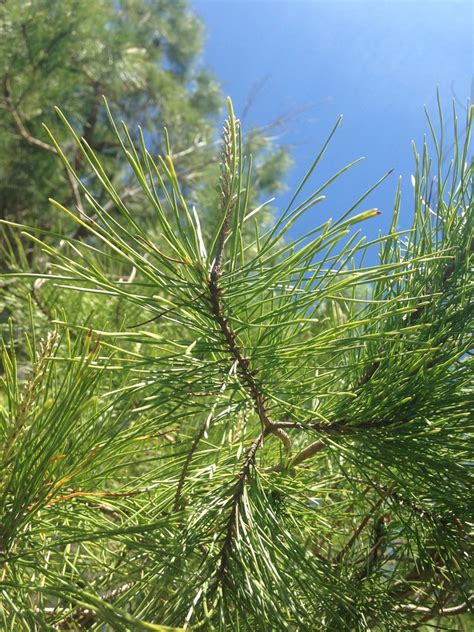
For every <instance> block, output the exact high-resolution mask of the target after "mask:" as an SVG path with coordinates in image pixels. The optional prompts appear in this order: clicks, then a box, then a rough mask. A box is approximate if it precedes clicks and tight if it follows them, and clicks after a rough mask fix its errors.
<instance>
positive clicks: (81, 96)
mask: <svg viewBox="0 0 474 632" xmlns="http://www.w3.org/2000/svg"><path fill="white" fill-rule="evenodd" d="M202 35H203V29H202V25H201V23H200V22H199V20H198V19H197V18H196V17H195V16H193V15H192V14H191V12H190V10H189V6H188V2H186V1H185V0H117V1H114V2H111V1H110V0H87V1H78V0H29V1H27V0H21V1H19V0H6V2H2V3H1V4H0V60H1V61H2V64H1V70H0V95H1V96H0V218H6V219H9V220H13V221H25V219H26V221H27V222H28V223H29V224H32V223H34V224H35V225H36V226H39V227H42V228H48V229H56V230H59V231H60V232H66V233H68V232H70V231H71V230H73V229H74V225H73V224H71V222H69V221H68V220H67V218H66V217H63V218H62V221H61V222H59V216H52V215H51V213H50V212H49V209H48V206H47V202H46V200H47V199H48V197H50V196H52V195H56V196H57V197H59V198H61V200H62V201H63V202H64V203H65V204H67V205H70V206H73V207H75V208H76V209H78V210H79V212H80V211H81V210H82V207H83V205H84V203H85V202H84V200H83V199H82V195H81V190H80V187H78V186H76V184H75V182H74V179H72V178H71V177H70V176H68V174H67V173H66V172H65V171H64V170H63V169H62V168H61V166H60V162H59V160H58V156H57V154H56V152H55V149H54V146H53V145H51V143H50V142H49V141H48V137H47V135H46V134H45V132H44V130H43V128H42V124H43V123H46V124H47V125H48V126H50V127H54V126H56V119H55V113H54V110H53V106H54V105H55V104H58V103H61V106H62V108H63V109H64V111H65V112H66V113H67V116H68V119H69V120H70V121H71V122H72V123H73V124H74V127H75V128H76V129H77V130H78V133H79V135H80V136H81V137H83V138H84V139H85V140H86V141H87V143H88V144H89V145H90V146H91V148H92V149H93V150H94V152H95V153H96V154H97V156H98V158H99V160H100V161H101V164H102V166H103V168H104V170H105V171H106V172H107V174H108V177H109V178H110V179H111V180H112V181H113V183H114V185H115V186H118V185H120V186H122V191H123V193H122V195H123V196H124V199H126V200H127V203H128V204H129V205H130V206H131V209H132V211H133V213H134V214H135V215H136V216H138V217H141V221H142V222H143V221H145V220H146V219H147V218H146V217H143V211H142V208H143V203H144V199H143V197H142V196H141V189H140V188H139V187H137V186H136V182H135V181H134V179H133V171H132V170H130V168H129V166H128V163H127V161H126V160H125V157H124V156H123V154H122V152H121V148H120V145H119V144H118V143H117V141H116V139H115V137H114V135H113V133H112V132H111V129H110V127H109V126H108V124H107V114H106V111H105V108H104V107H103V101H102V95H105V96H106V97H107V98H108V100H109V102H110V103H111V105H112V107H113V109H114V112H116V113H117V115H118V116H119V117H120V118H121V119H123V120H124V121H125V122H127V123H129V124H131V123H133V124H134V125H135V123H136V122H137V121H138V122H140V124H141V125H142V126H143V127H144V128H145V129H147V130H149V133H148V135H147V144H148V147H149V150H150V152H151V153H152V154H153V155H156V153H157V152H158V151H162V152H163V151H164V149H163V147H164V145H165V142H166V141H165V136H164V132H163V127H164V126H168V128H169V130H170V132H169V134H170V142H171V147H172V151H173V157H174V163H175V168H176V171H177V173H179V175H180V179H181V182H182V185H183V186H184V187H185V189H186V190H187V192H188V193H190V192H191V191H192V194H193V198H194V200H195V203H198V204H199V205H200V207H201V208H203V207H205V210H206V212H207V213H208V215H209V216H213V214H214V212H215V210H214V209H215V195H214V189H213V187H214V182H215V177H214V176H215V169H214V164H215V153H216V146H215V138H214V134H215V117H216V115H217V114H218V112H219V111H220V108H221V104H222V97H221V94H220V89H219V86H218V84H217V82H216V81H215V79H214V78H213V77H212V76H211V75H210V74H209V73H208V72H207V71H206V70H202V69H200V68H199V66H198V64H197V60H198V56H199V54H200V52H201V47H202V39H203V38H202ZM56 127H57V126H56ZM55 134H56V135H57V138H58V139H59V140H60V141H61V144H62V146H63V149H64V151H65V152H66V153H68V152H69V151H71V152H72V153H71V156H70V157H71V162H72V165H73V167H74V170H75V171H76V173H77V174H78V175H79V176H80V177H82V178H83V179H85V178H87V165H86V164H85V162H84V159H83V156H82V154H81V153H80V152H79V151H75V150H74V146H73V144H71V143H70V136H68V135H67V134H65V133H64V130H62V129H60V128H59V129H55ZM134 140H135V141H138V137H135V138H134ZM258 143H259V144H260V145H261V151H260V155H261V160H260V162H261V169H259V171H261V173H262V176H261V177H260V179H259V175H258V173H259V171H257V173H256V180H258V182H256V183H255V186H254V187H253V195H255V196H256V197H258V196H259V195H261V194H263V193H269V192H274V191H275V190H277V188H278V185H279V182H280V176H281V175H282V173H283V170H284V169H285V168H286V164H287V158H286V153H285V152H282V150H277V151H276V152H275V153H274V155H272V156H268V157H266V156H265V152H268V150H269V149H270V147H272V142H271V140H270V139H269V138H268V137H265V135H262V134H260V135H258ZM270 165H271V168H272V170H271V172H270V173H269V166H270ZM89 186H92V185H91V184H89ZM94 194H95V195H96V196H98V198H99V200H100V201H101V202H102V203H104V202H105V197H104V196H103V194H104V192H103V189H101V188H100V187H99V188H97V189H95V190H94ZM110 206H111V208H110V210H113V211H115V208H114V206H113V203H111V204H110ZM53 217H54V219H55V222H54V223H52V218H53ZM78 235H79V236H82V235H83V232H82V231H81V230H80V229H79V232H78Z"/></svg>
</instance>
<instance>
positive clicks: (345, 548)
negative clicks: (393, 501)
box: [334, 491, 390, 564]
mask: <svg viewBox="0 0 474 632" xmlns="http://www.w3.org/2000/svg"><path fill="white" fill-rule="evenodd" d="M389 495H390V493H389V492H388V491H387V492H386V493H385V494H384V495H382V496H381V497H380V498H379V499H378V500H377V502H376V503H375V504H374V505H373V506H372V508H371V509H370V511H369V512H368V513H367V514H366V515H365V516H364V518H363V519H362V521H361V522H360V523H359V525H358V527H357V528H356V530H355V531H354V533H353V534H352V536H351V537H350V538H349V540H348V541H347V542H346V544H345V545H344V546H343V548H342V549H341V550H340V551H339V553H338V554H337V555H336V558H335V560H334V561H335V563H336V564H339V562H340V561H341V560H342V559H343V557H344V556H345V555H346V553H347V552H348V551H349V550H350V549H351V548H352V547H353V546H354V544H355V542H356V540H357V538H358V537H359V535H360V534H361V533H362V531H363V530H364V529H365V527H366V526H367V524H368V523H369V521H370V518H371V517H372V516H373V514H374V512H375V511H377V510H378V509H379V508H380V507H381V506H382V504H383V503H384V502H385V500H386V499H387V497H388V496H389Z"/></svg>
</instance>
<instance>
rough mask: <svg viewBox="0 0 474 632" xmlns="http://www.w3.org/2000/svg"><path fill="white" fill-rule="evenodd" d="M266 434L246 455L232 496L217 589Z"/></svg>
mask: <svg viewBox="0 0 474 632" xmlns="http://www.w3.org/2000/svg"><path fill="white" fill-rule="evenodd" d="M265 434H266V431H265V430H263V431H262V432H261V433H260V434H259V435H258V437H257V438H256V439H255V441H254V442H253V443H252V445H251V446H250V448H249V450H248V451H247V454H246V455H245V460H244V463H243V465H242V467H241V469H240V472H239V476H238V481H237V484H236V486H235V489H234V493H233V494H232V499H231V504H232V509H231V512H230V516H229V520H228V521H227V527H226V535H225V539H224V543H223V545H222V548H221V551H220V553H219V558H218V559H219V560H220V561H219V567H218V569H217V574H216V584H215V586H214V588H215V589H216V588H217V586H218V585H219V584H220V583H222V582H223V581H225V577H226V572H227V564H228V561H229V558H230V553H231V549H232V541H233V538H234V533H235V527H236V524H237V517H238V511H239V504H240V501H241V499H242V495H243V493H244V488H245V483H246V480H247V477H248V476H249V473H250V467H251V465H252V464H253V462H254V459H255V454H256V452H257V450H258V448H259V447H260V446H261V445H262V443H263V438H264V436H265Z"/></svg>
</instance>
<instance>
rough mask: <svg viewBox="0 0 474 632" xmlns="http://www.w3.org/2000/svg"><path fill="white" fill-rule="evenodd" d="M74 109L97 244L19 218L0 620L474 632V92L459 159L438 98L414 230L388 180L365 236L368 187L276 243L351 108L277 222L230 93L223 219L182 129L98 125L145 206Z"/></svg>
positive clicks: (49, 625) (0, 538)
mask: <svg viewBox="0 0 474 632" xmlns="http://www.w3.org/2000/svg"><path fill="white" fill-rule="evenodd" d="M58 113H59V116H60V117H61V119H62V121H63V123H64V124H65V126H66V127H67V128H68V130H69V132H70V134H71V136H72V137H73V138H74V139H75V141H76V143H77V151H78V152H80V154H81V156H82V158H81V161H82V163H83V164H87V165H88V167H89V176H88V178H85V177H84V176H81V177H77V176H76V174H75V170H74V168H73V166H71V163H70V162H69V161H68V158H67V156H66V155H65V154H64V153H63V151H62V149H61V147H60V145H59V144H58V143H57V142H56V140H55V137H54V136H53V134H52V133H49V136H50V141H51V143H52V145H53V146H54V147H55V150H56V151H57V153H58V155H59V156H60V158H61V159H62V161H63V166H64V167H65V168H66V169H67V170H68V172H69V173H70V175H71V177H72V178H76V184H77V187H78V190H79V191H80V194H81V197H82V198H83V200H84V208H83V209H82V210H81V212H80V213H78V212H76V211H74V210H70V209H67V208H65V207H63V206H62V205H61V201H54V200H52V203H53V205H54V206H55V207H56V209H59V210H60V211H61V212H63V213H65V214H67V215H68V216H69V217H70V218H72V219H73V220H74V221H75V222H77V223H78V224H79V225H80V226H81V227H82V230H81V233H82V234H87V235H88V236H87V238H85V239H84V240H81V239H74V238H64V237H62V236H61V235H57V234H52V233H50V232H49V233H48V232H46V231H41V230H40V229H37V230H32V229H28V228H26V227H25V226H20V225H18V224H15V225H11V224H10V227H6V228H5V230H6V231H9V232H10V241H9V242H8V244H9V245H7V246H5V253H4V255H5V258H6V260H8V265H9V268H10V272H9V273H8V274H5V275H3V283H4V287H3V290H2V292H3V299H2V300H4V302H5V305H6V307H7V308H8V309H9V311H10V313H11V320H10V324H9V329H8V331H5V336H4V343H3V351H2V354H3V355H2V366H3V369H2V370H3V376H2V385H3V386H2V389H3V390H2V394H1V395H0V397H1V399H0V405H1V409H0V410H1V417H0V419H1V425H0V433H1V437H2V441H1V444H0V458H1V459H2V466H1V478H0V481H1V482H0V516H1V517H0V594H1V596H2V599H1V603H0V628H1V629H2V630H5V631H17V630H76V629H86V628H89V629H93V630H167V629H174V630H176V629H178V630H221V631H224V630H225V631H227V630H236V631H237V630H239V631H242V632H244V631H252V632H254V631H257V630H261V631H262V632H263V631H264V632H268V631H269V630H275V631H286V630H293V631H295V632H296V631H314V630H328V631H333V632H336V631H341V630H393V631H395V630H405V629H420V628H424V627H425V626H427V627H426V629H430V628H432V627H433V626H435V627H436V629H452V630H460V629H468V627H469V617H470V616H471V615H470V611H471V609H472V607H473V596H472V584H471V583H470V573H469V569H470V560H471V551H470V540H469V538H470V520H471V518H472V502H471V500H472V491H471V490H472V473H473V468H472V465H473V456H472V451H471V443H470V441H471V436H472V435H471V433H472V419H473V418H472V405H473V398H472V376H473V370H472V350H471V349H472V325H473V282H472V274H471V273H472V267H471V266H472V255H473V249H474V234H473V175H474V172H473V164H472V161H471V156H470V155H469V151H470V134H471V128H472V117H473V113H474V112H473V108H472V107H470V109H469V110H468V113H467V117H466V121H465V126H463V127H462V129H458V123H457V118H456V113H454V121H455V124H454V130H453V139H454V140H453V145H452V147H451V149H449V153H450V154H451V155H450V156H449V162H447V161H446V154H447V152H446V150H445V148H444V145H446V144H447V142H448V140H447V139H448V136H449V134H448V132H447V131H446V130H445V129H444V122H443V118H442V116H441V107H440V119H439V127H440V132H439V133H438V134H437V133H436V132H435V124H434V123H433V122H432V121H431V119H430V118H429V117H428V123H429V127H430V131H431V135H432V138H431V141H430V142H432V144H433V146H434V160H432V158H430V156H429V154H428V149H427V144H425V145H424V146H423V150H422V152H421V155H420V154H418V152H417V151H416V149H415V174H414V212H413V223H412V226H411V228H410V229H408V230H400V229H399V228H398V215H399V209H400V203H401V197H400V189H398V190H397V192H396V196H395V203H394V215H393V221H392V225H391V228H390V231H389V232H388V234H387V235H385V236H379V237H377V238H376V239H373V240H371V241H369V242H367V241H366V240H365V239H364V238H363V237H362V236H361V235H360V229H359V228H358V226H359V225H360V224H361V223H363V222H365V221H367V220H371V221H376V220H374V219H373V218H375V217H376V216H377V215H378V211H377V210H376V209H370V210H364V204H365V199H366V197H367V196H368V195H369V193H371V191H372V190H373V188H374V187H372V188H371V189H369V190H368V191H367V192H365V193H364V194H363V195H362V196H360V198H359V199H358V200H357V201H356V202H355V203H354V205H353V206H352V207H351V208H350V209H349V210H348V211H347V213H345V214H344V215H343V216H342V217H340V218H339V219H337V220H335V221H331V220H330V221H327V222H324V223H323V224H321V225H320V226H318V227H316V228H313V229H311V230H310V231H309V232H308V233H307V234H306V235H304V236H303V237H301V238H299V239H297V240H295V241H289V240H288V230H289V229H290V227H291V226H292V225H293V224H294V223H295V222H296V221H297V220H298V219H299V218H301V216H302V215H303V214H304V213H309V212H313V207H314V206H315V205H317V204H318V203H319V202H320V201H321V200H322V199H323V198H324V195H323V193H324V191H325V189H326V188H327V187H328V186H329V185H330V184H332V183H333V182H334V180H336V179H337V178H338V177H339V176H341V175H342V174H343V173H344V172H345V171H346V170H347V169H348V168H349V167H350V166H351V165H348V166H347V167H344V168H343V169H341V170H340V171H339V172H338V173H337V174H335V176H334V177H332V178H330V179H329V180H328V181H327V182H325V183H324V184H322V185H321V186H320V187H318V189H317V190H316V191H315V192H314V193H313V194H311V195H310V196H309V197H307V198H306V199H303V200H302V201H299V200H300V193H301V190H302V188H303V186H304V185H305V184H306V182H307V181H308V180H309V178H310V176H311V175H312V173H313V171H314V170H315V168H316V167H317V165H318V163H319V162H320V160H321V159H322V158H323V156H324V153H325V150H326V148H327V146H328V143H329V141H330V139H331V137H332V136H333V134H334V133H335V131H336V128H337V127H338V126H339V123H340V121H338V122H337V124H336V125H335V127H334V129H333V130H332V131H331V134H330V135H329V138H328V140H327V142H326V143H325V144H324V146H323V148H322V150H321V152H320V153H319V154H318V156H317V157H316V159H315V161H314V163H313V164H312V165H311V168H310V169H309V171H308V173H307V175H306V176H305V178H304V180H303V182H302V184H301V186H300V187H299V188H298V190H297V191H296V193H295V195H294V197H293V200H292V202H291V204H290V206H289V207H288V208H287V209H286V210H285V211H284V212H282V213H281V214H280V216H279V218H278V220H277V221H276V222H275V223H274V224H273V225H272V226H268V225H265V224H263V225H262V223H261V222H259V212H260V211H261V210H262V209H265V205H262V206H261V207H259V208H251V207H250V206H249V199H250V198H251V196H250V194H249V182H250V180H251V168H252V165H251V160H250V159H249V158H247V157H245V156H243V155H242V138H241V130H240V125H239V122H238V120H237V119H236V118H235V116H234V113H233V110H232V106H231V104H230V102H229V116H228V119H227V121H226V123H225V127H224V135H223V152H222V164H221V177H220V184H219V192H218V203H217V208H218V210H217V220H216V229H215V231H214V234H211V235H210V237H209V231H208V230H207V227H202V226H201V221H200V217H201V219H202V215H201V214H200V209H196V208H194V207H193V206H192V205H190V204H189V203H188V201H187V193H186V191H185V190H184V189H182V188H181V186H180V183H179V181H178V178H177V176H176V171H175V168H174V166H173V161H172V159H171V158H170V156H171V155H172V151H171V148H170V145H169V142H168V144H167V147H166V152H165V155H164V156H158V157H154V156H152V155H151V153H149V152H148V151H147V149H146V145H145V139H144V135H143V133H142V132H141V131H139V135H138V137H139V138H140V143H139V144H138V146H137V144H136V143H134V142H133V141H132V139H131V136H130V135H129V133H128V132H127V129H126V128H125V126H123V127H122V128H121V129H118V128H117V127H115V124H114V122H113V120H112V117H110V123H111V125H112V127H113V129H114V132H115V135H116V139H117V143H118V144H119V145H120V147H121V150H122V152H123V155H124V156H125V157H126V158H127V160H128V164H129V169H130V171H131V172H133V174H134V177H135V179H136V183H137V185H138V186H139V187H140V189H141V191H142V193H143V195H144V199H146V200H147V204H148V206H149V212H148V217H149V218H150V219H149V221H148V222H147V223H144V224H142V223H141V222H138V221H137V220H136V218H135V216H134V214H133V212H131V210H130V209H129V207H128V206H127V202H126V200H123V199H122V198H121V195H120V191H119V190H118V188H117V186H116V183H115V184H114V183H113V180H112V178H111V175H110V173H109V172H108V171H107V170H106V169H105V168H104V167H103V166H102V164H101V162H100V161H99V160H98V158H97V156H96V154H95V153H94V151H93V149H92V148H91V147H90V146H89V144H88V143H87V140H85V139H83V138H82V139H81V138H79V137H78V136H77V135H76V133H75V132H74V130H73V128H72V127H71V126H70V125H69V123H68V121H67V120H66V118H65V117H64V115H63V114H62V113H61V112H60V111H58ZM443 139H444V140H443ZM352 164H353V163H352ZM384 177H385V176H384ZM382 180H383V178H382ZM91 182H93V184H94V186H93V187H91V186H90V183H91ZM98 188H101V189H102V191H103V192H105V193H106V194H107V196H108V198H109V200H110V202H111V204H110V205H104V204H103V203H102V204H101V203H100V202H99V200H98V199H97V198H96V197H94V195H93V193H92V189H93V190H94V191H96V190H97V189H98ZM365 208H366V207H365ZM111 209H112V210H111ZM371 218H372V219H371ZM307 221H308V220H307ZM5 224H6V223H4V226H5ZM18 229H20V230H21V231H22V234H23V237H25V238H28V240H29V242H28V243H29V244H30V245H29V246H28V247H27V249H26V251H25V250H24V248H26V247H25V246H24V243H25V242H24V240H23V238H22V240H20V238H19V237H18V234H19V231H18ZM374 248H375V249H378V250H379V261H378V263H376V264H371V265H369V264H365V263H364V261H365V260H366V258H365V255H366V253H367V252H368V251H369V250H372V249H374ZM373 259H374V258H373V257H372V259H371V260H373Z"/></svg>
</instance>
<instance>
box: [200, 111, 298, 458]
mask: <svg viewBox="0 0 474 632" xmlns="http://www.w3.org/2000/svg"><path fill="white" fill-rule="evenodd" d="M236 129H238V122H235V128H234V129H232V122H231V121H226V124H225V126H224V151H223V163H222V167H221V171H222V175H221V206H222V208H223V209H224V219H223V222H222V225H221V227H220V231H219V235H218V237H217V244H216V254H215V258H214V263H213V265H212V268H211V272H210V276H209V281H208V289H209V294H210V302H211V311H212V314H213V316H214V318H215V320H216V322H217V324H218V326H219V329H220V331H221V333H222V335H223V337H224V339H225V341H226V344H227V348H228V351H229V352H230V353H231V355H232V356H233V357H234V360H235V361H236V364H237V371H238V374H239V375H240V377H241V380H242V382H243V385H244V386H245V388H246V390H247V391H248V392H249V394H250V396H251V398H252V400H253V403H254V407H255V410H256V412H257V414H258V417H259V419H260V422H261V424H262V430H264V431H269V432H271V433H272V434H274V435H275V436H276V437H278V438H279V439H280V441H281V442H282V443H283V445H284V447H285V450H286V451H287V452H288V453H289V452H290V451H291V439H290V437H289V436H288V435H287V434H286V432H285V431H284V430H283V429H281V428H278V427H275V426H274V424H273V422H272V421H271V419H270V418H269V415H268V410H267V405H266V401H265V397H264V395H263V394H262V392H261V390H260V386H259V385H258V384H257V381H256V380H255V375H256V373H257V371H256V370H255V369H252V368H251V367H250V358H248V357H246V356H245V355H244V354H243V351H242V350H241V348H240V346H239V344H238V342H237V334H236V333H235V332H234V331H233V329H232V327H231V326H230V323H229V321H228V319H227V318H226V317H225V310H224V306H223V303H222V290H221V288H220V279H221V275H222V263H223V259H224V245H225V241H226V238H227V235H228V232H229V223H230V219H231V217H232V213H233V210H234V208H235V205H236V202H237V196H236V194H235V192H234V175H233V174H234V171H235V167H236V162H237V159H236V155H235V151H236V150H235V147H234V142H235V138H234V137H235V131H236Z"/></svg>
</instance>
